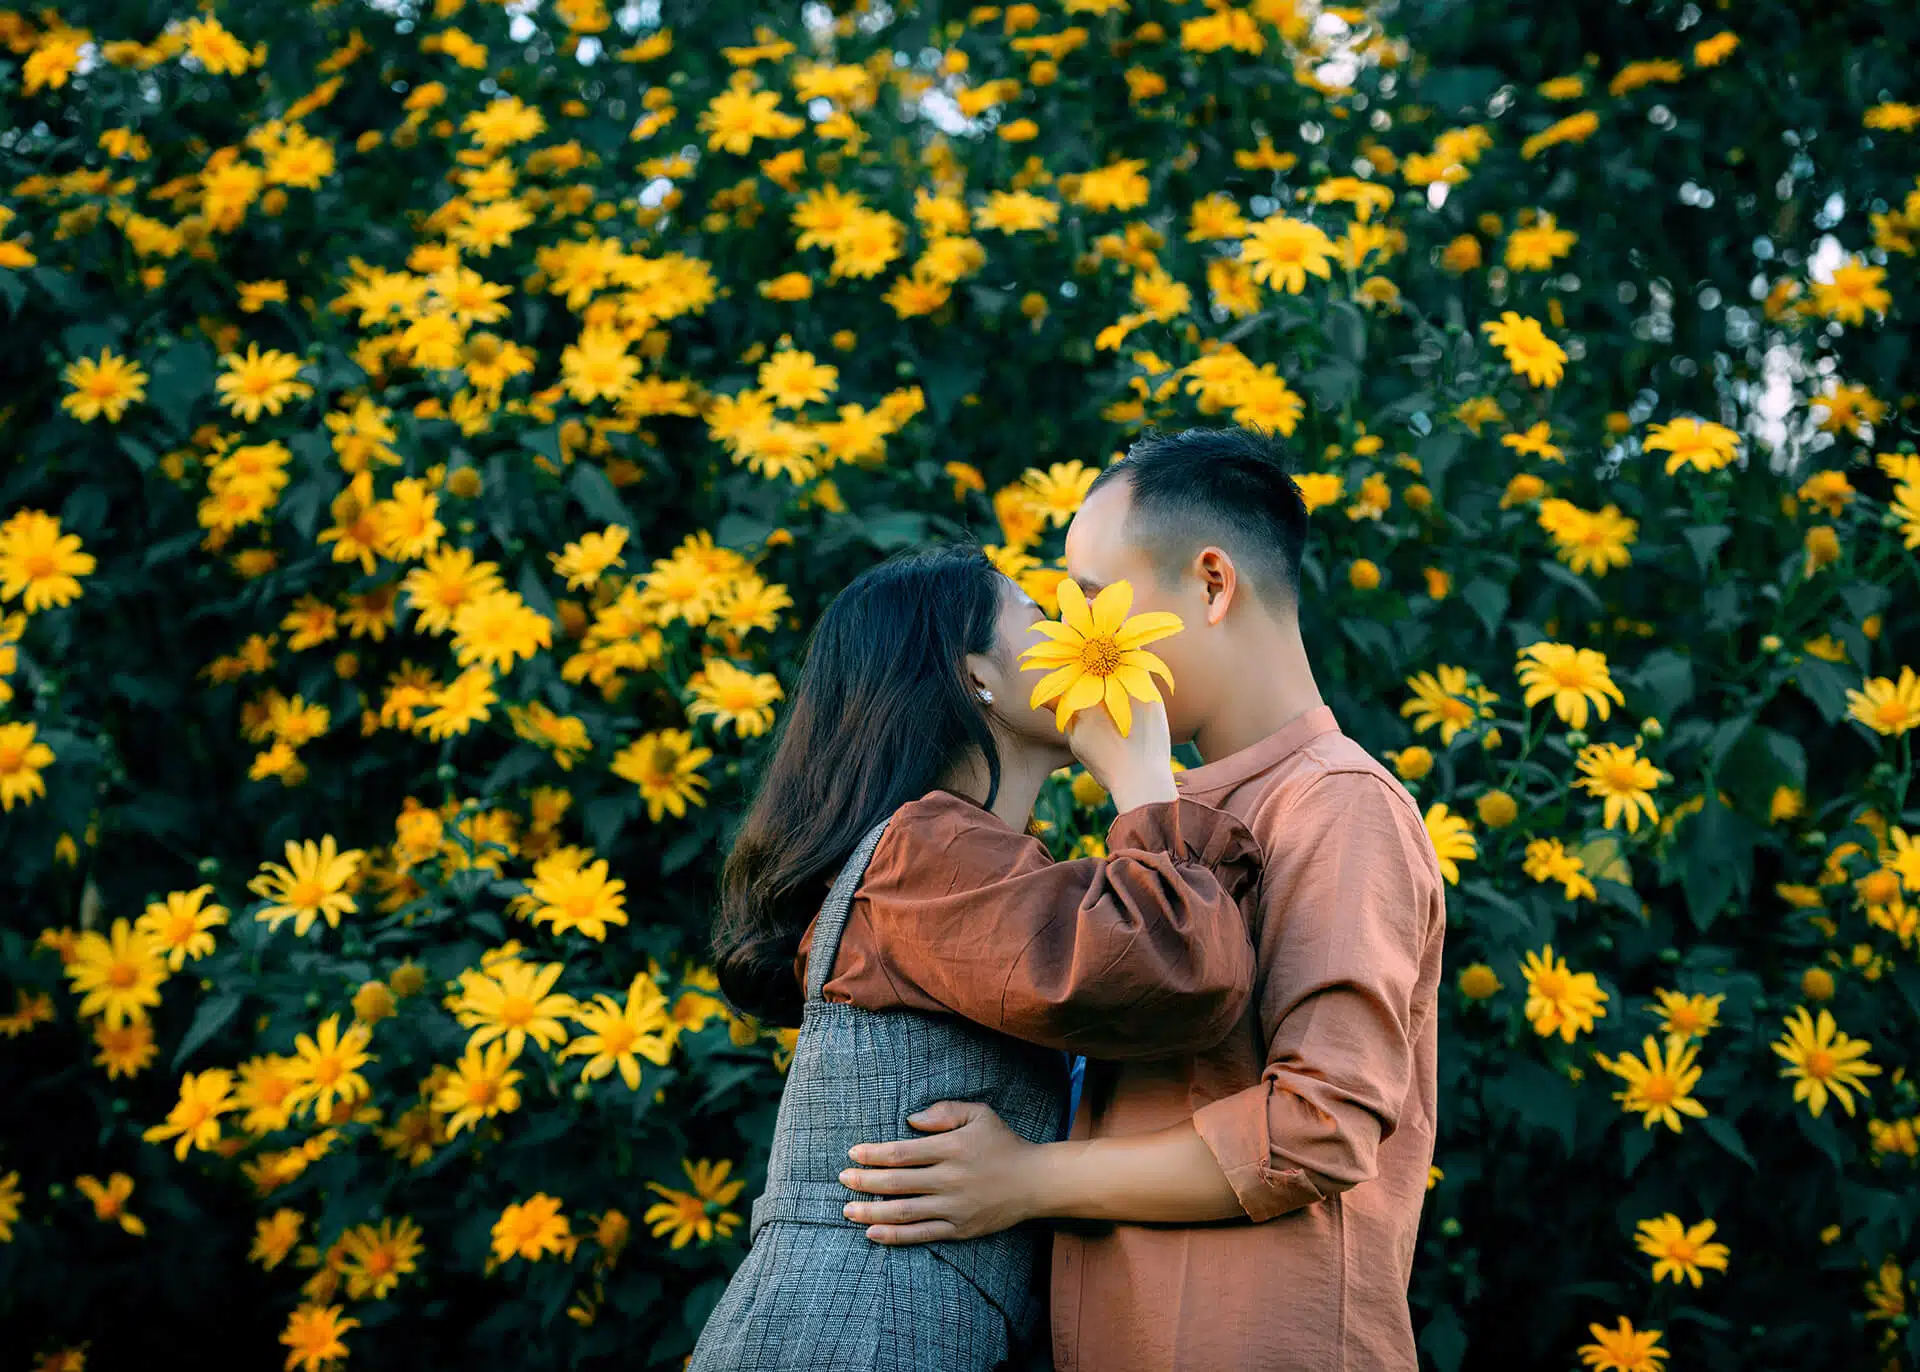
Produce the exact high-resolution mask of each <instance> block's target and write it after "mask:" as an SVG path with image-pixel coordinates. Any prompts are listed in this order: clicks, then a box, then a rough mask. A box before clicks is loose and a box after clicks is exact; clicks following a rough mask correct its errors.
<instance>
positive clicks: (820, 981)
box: [807, 815, 893, 1001]
mask: <svg viewBox="0 0 1920 1372" xmlns="http://www.w3.org/2000/svg"><path fill="white" fill-rule="evenodd" d="M892 822H893V817H892V816H891V815H889V816H888V817H887V818H886V819H883V820H881V821H880V822H879V823H878V824H876V825H874V826H873V828H871V829H869V830H867V834H866V837H865V838H863V839H861V840H860V844H859V846H858V847H856V848H855V849H854V850H853V856H851V857H849V858H848V859H847V865H846V866H844V867H842V868H841V869H840V875H839V876H837V877H835V878H834V882H833V889H832V890H831V891H829V892H827V902H826V904H824V905H822V906H821V907H820V914H819V916H818V917H817V918H816V919H815V920H814V922H813V943H812V945H811V946H810V947H809V948H808V950H807V999H808V1000H809V1001H815V1000H819V999H820V998H821V995H822V993H823V992H824V991H825V990H826V986H827V979H828V978H829V977H831V976H832V975H833V962H834V959H835V958H837V957H838V956H839V955H840V935H841V934H842V933H844V932H845V931H846V928H847V913H848V912H849V911H850V910H852V909H853V893H854V892H855V891H856V890H858V889H859V888H860V879H861V878H862V877H864V876H866V874H867V864H868V863H870V862H872V861H873V850H874V849H875V848H878V847H879V846H880V835H882V834H884V833H886V832H887V825H889V824H891V823H892Z"/></svg>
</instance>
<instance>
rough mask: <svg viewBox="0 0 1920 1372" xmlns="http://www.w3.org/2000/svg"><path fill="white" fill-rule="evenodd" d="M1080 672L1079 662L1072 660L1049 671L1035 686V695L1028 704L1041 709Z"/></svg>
mask: <svg viewBox="0 0 1920 1372" xmlns="http://www.w3.org/2000/svg"><path fill="white" fill-rule="evenodd" d="M1079 673H1080V665H1079V663H1077V662H1070V663H1068V664H1067V665H1066V666H1064V667H1062V668H1060V669H1059V670H1057V671H1052V672H1049V673H1047V674H1046V675H1045V676H1044V677H1042V678H1040V684H1039V685H1038V686H1035V687H1034V688H1033V695H1032V696H1031V697H1030V698H1029V699H1028V701H1027V704H1028V706H1029V707H1030V708H1032V709H1035V710H1037V709H1039V708H1040V706H1041V705H1042V704H1044V703H1045V702H1046V701H1049V700H1052V699H1053V698H1054V697H1055V696H1057V695H1059V694H1060V693H1061V692H1062V691H1064V690H1066V689H1067V687H1068V686H1069V685H1071V684H1072V683H1073V679H1074V678H1075V677H1076V676H1078V675H1079Z"/></svg>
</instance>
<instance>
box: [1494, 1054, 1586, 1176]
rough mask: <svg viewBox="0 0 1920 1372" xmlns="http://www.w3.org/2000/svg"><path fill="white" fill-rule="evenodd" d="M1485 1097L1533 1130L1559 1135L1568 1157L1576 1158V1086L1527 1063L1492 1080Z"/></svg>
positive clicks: (1555, 1074) (1519, 1064) (1514, 1066)
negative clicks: (1574, 1087)
mask: <svg viewBox="0 0 1920 1372" xmlns="http://www.w3.org/2000/svg"><path fill="white" fill-rule="evenodd" d="M1485 1093H1486V1099H1487V1103H1488V1104H1489V1105H1493V1106H1496V1107H1498V1108H1499V1109H1501V1110H1502V1112H1503V1113H1505V1114H1506V1115H1507V1116H1509V1117H1510V1118H1512V1119H1514V1120H1517V1121H1519V1122H1520V1123H1522V1124H1524V1125H1526V1126H1528V1127H1529V1128H1531V1129H1534V1130H1537V1131H1539V1132H1542V1133H1548V1134H1553V1135H1555V1136H1556V1137H1558V1138H1559V1140H1560V1142H1561V1144H1562V1145H1563V1146H1564V1147H1565V1149H1566V1151H1567V1155H1568V1156H1569V1157H1571V1156H1572V1155H1573V1144H1574V1132H1573V1131H1574V1113H1575V1106H1576V1104H1577V1100H1576V1097H1575V1095H1574V1090H1573V1086H1572V1084H1571V1083H1570V1082H1568V1081H1567V1079H1566V1078H1565V1077H1563V1076H1561V1075H1560V1074H1559V1073H1557V1072H1554V1071H1551V1070H1549V1069H1548V1068H1546V1067H1543V1066H1541V1065H1540V1064H1539V1063H1537V1062H1527V1061H1525V1060H1524V1059H1523V1060H1519V1061H1515V1062H1513V1063H1511V1064H1509V1065H1508V1067H1507V1070H1506V1071H1505V1072H1504V1073H1502V1074H1501V1075H1499V1076H1497V1077H1493V1078H1491V1079H1489V1080H1488V1081H1487V1083H1486V1088H1485Z"/></svg>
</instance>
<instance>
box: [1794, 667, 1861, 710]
mask: <svg viewBox="0 0 1920 1372" xmlns="http://www.w3.org/2000/svg"><path fill="white" fill-rule="evenodd" d="M1793 683H1794V685H1796V686H1798V687H1799V688H1800V691H1801V694H1803V695H1805V696H1806V698H1807V699H1808V700H1810V701H1812V702H1813V708H1814V709H1816V710H1818V711H1819V712H1820V714H1821V715H1822V717H1824V718H1825V719H1826V721H1827V723H1829V724H1838V723H1839V722H1840V721H1841V720H1843V719H1845V718H1846V717H1847V691H1848V684H1847V679H1846V678H1845V677H1843V676H1841V675H1840V673H1839V672H1838V671H1836V670H1834V668H1833V667H1832V665H1831V664H1829V663H1825V662H1821V661H1820V660H1819V659H1818V658H1811V657H1809V658H1803V659H1802V660H1801V661H1800V663H1799V664H1798V665H1797V666H1796V667H1795V668H1794V669H1793Z"/></svg>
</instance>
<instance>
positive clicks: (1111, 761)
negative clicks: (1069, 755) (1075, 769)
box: [1067, 700, 1180, 814]
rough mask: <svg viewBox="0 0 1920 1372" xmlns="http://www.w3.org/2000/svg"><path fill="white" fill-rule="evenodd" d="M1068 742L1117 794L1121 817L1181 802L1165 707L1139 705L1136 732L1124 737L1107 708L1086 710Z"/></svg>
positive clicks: (1135, 715)
mask: <svg viewBox="0 0 1920 1372" xmlns="http://www.w3.org/2000/svg"><path fill="white" fill-rule="evenodd" d="M1067 742H1068V744H1069V745H1070V746H1071V747H1072V748H1073V755H1074V756H1075V757H1077V758H1079V759H1080V761H1081V762H1082V763H1083V764H1084V765H1085V766H1086V769H1087V770H1088V771H1089V772H1092V773H1093V779H1094V780H1095V781H1097V782H1099V783H1100V784H1101V785H1102V786H1104V787H1106V788H1107V790H1108V791H1109V792H1111V793H1112V795H1113V803H1114V807H1115V808H1116V809H1117V810H1119V811H1120V813H1122V814H1125V813H1126V812H1127V811H1128V810H1132V809H1136V808H1138V807H1139V806H1142V805H1151V804H1154V803H1155V802H1157V801H1165V800H1177V799H1178V798H1179V795H1180V792H1179V789H1178V788H1177V787H1175V785H1174V784H1173V737H1172V734H1171V732H1170V731H1169V730H1168V728H1167V707H1166V706H1165V704H1163V703H1162V702H1160V701H1158V700H1155V701H1151V702H1145V703H1142V702H1138V701H1136V702H1135V703H1134V706H1133V727H1132V730H1131V732H1129V733H1128V734H1127V735H1126V736H1125V737H1122V736H1121V734H1120V728H1119V726H1118V725H1116V724H1115V723H1114V722H1113V716H1112V715H1110V714H1108V713H1107V711H1106V709H1105V707H1104V706H1100V705H1095V706H1092V707H1090V708H1088V709H1085V710H1082V711H1080V712H1079V713H1078V714H1076V715H1075V716H1074V717H1073V718H1072V719H1071V720H1070V721H1068V723H1067Z"/></svg>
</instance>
